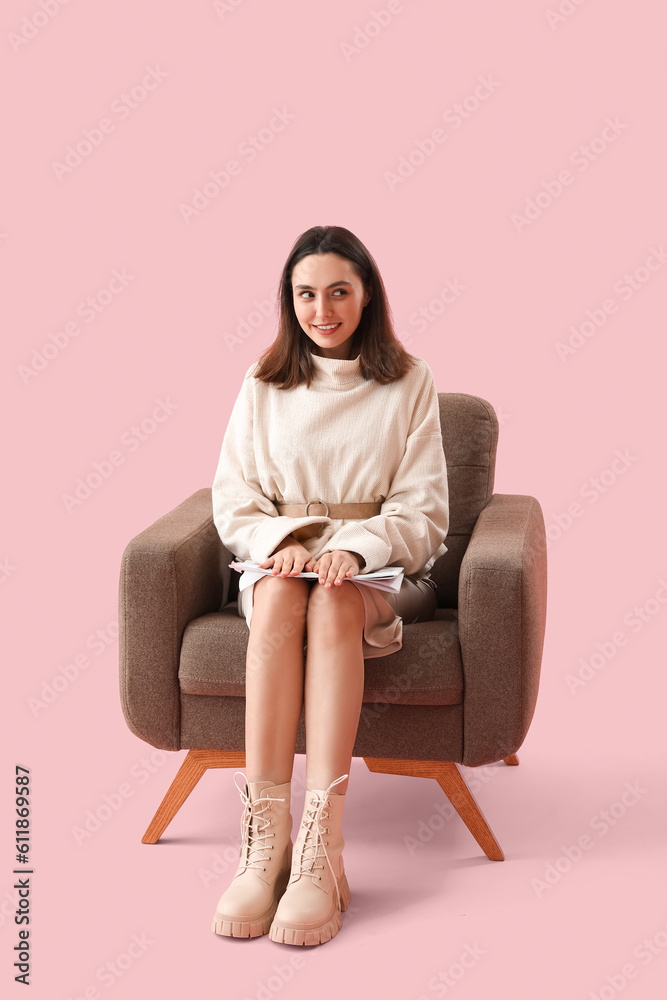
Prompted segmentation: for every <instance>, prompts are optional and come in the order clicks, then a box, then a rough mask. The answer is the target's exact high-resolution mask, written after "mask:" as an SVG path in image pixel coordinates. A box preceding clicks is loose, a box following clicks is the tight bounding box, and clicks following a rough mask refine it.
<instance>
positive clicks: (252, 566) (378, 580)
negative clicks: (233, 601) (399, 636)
mask: <svg viewBox="0 0 667 1000" xmlns="http://www.w3.org/2000/svg"><path fill="white" fill-rule="evenodd" d="M228 565H229V566H230V567H231V568H232V569H235V570H238V572H239V573H245V574H246V575H245V576H243V577H242V578H241V580H240V581H239V588H240V589H241V590H245V588H246V587H249V586H250V585H251V584H253V583H254V582H255V580H259V578H260V577H261V576H272V575H273V567H272V566H268V567H264V568H262V567H261V566H260V565H259V563H255V562H250V561H246V562H237V561H236V560H233V561H232V562H230V563H228ZM299 577H304V578H305V579H308V580H317V579H318V578H319V574H318V573H312V572H302V573H294V574H293V575H290V579H292V580H298V579H299ZM347 579H348V580H351V579H354V582H355V583H363V584H364V586H368V587H376V588H377V589H378V590H389V591H392V592H393V593H396V594H398V593H399V591H400V589H401V583H402V582H403V567H402V566H385V567H383V569H376V570H374V571H373V572H372V573H358V574H357V575H356V576H355V577H347Z"/></svg>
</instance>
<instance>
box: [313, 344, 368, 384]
mask: <svg viewBox="0 0 667 1000" xmlns="http://www.w3.org/2000/svg"><path fill="white" fill-rule="evenodd" d="M310 356H311V358H312V359H313V364H314V366H315V371H316V372H317V378H318V379H319V380H321V381H323V382H326V383H328V384H329V385H347V384H349V383H352V382H358V381H359V380H360V379H362V377H363V376H362V375H361V369H360V367H359V355H357V357H356V358H353V359H352V360H343V359H341V358H326V357H324V356H323V355H320V354H313V353H312V351H311V355H310Z"/></svg>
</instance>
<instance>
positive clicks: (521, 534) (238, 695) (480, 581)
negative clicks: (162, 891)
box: [119, 393, 547, 861]
mask: <svg viewBox="0 0 667 1000" xmlns="http://www.w3.org/2000/svg"><path fill="white" fill-rule="evenodd" d="M439 402H440V423H441V427H442V436H443V446H444V449H445V455H446V457H447V469H448V482H449V498H450V528H449V533H448V535H447V539H446V544H447V546H448V551H447V552H446V553H445V554H444V555H443V556H441V557H440V558H439V559H438V560H437V562H436V563H435V565H434V567H433V569H432V571H431V575H432V577H433V579H434V580H435V581H436V584H437V596H438V610H437V612H436V618H435V620H434V621H430V622H420V623H416V624H411V625H404V626H403V647H402V649H400V650H398V652H395V653H392V654H390V655H389V656H387V657H378V658H371V659H368V660H365V661H364V662H365V679H364V703H363V705H362V711H361V717H360V721H359V727H358V730H357V737H356V742H355V745H354V756H358V757H363V758H364V760H365V761H366V764H367V766H368V767H369V769H370V770H371V771H381V772H384V773H388V774H405V775H415V776H420V777H432V778H435V779H436V780H437V781H438V783H439V784H440V786H441V788H442V789H443V790H444V792H445V793H446V794H447V795H448V797H449V798H450V800H451V802H452V804H453V806H454V807H455V809H456V810H457V812H458V813H459V815H460V816H461V818H462V819H463V821H464V822H465V823H466V825H467V826H468V828H469V830H470V831H471V833H472V834H473V836H474V837H475V839H476V840H477V842H478V843H479V845H480V846H481V847H482V849H483V850H484V852H485V854H486V855H487V856H488V857H489V858H491V859H493V860H497V861H502V860H503V854H502V851H501V849H500V846H499V845H498V843H497V841H496V839H495V837H494V836H493V834H492V832H491V830H490V829H489V826H488V824H487V823H486V820H485V819H484V817H483V815H482V813H481V810H480V809H479V807H478V805H477V803H476V801H475V799H474V798H473V796H472V795H471V793H470V790H469V789H468V786H467V785H466V783H465V781H464V778H463V776H462V775H461V772H460V771H459V769H458V767H457V763H458V764H463V765H470V766H478V765H482V764H490V763H493V762H496V761H501V760H504V761H505V763H507V764H517V763H518V760H517V758H516V751H517V750H518V749H519V747H520V746H521V744H522V742H523V740H524V738H525V736H526V733H527V731H528V727H529V725H530V722H531V719H532V717H533V712H534V709H535V703H536V699H537V691H538V684H539V675H540V665H541V659H542V648H543V643H544V631H545V623H546V582H547V567H546V535H545V527H544V518H543V515H542V509H541V507H540V504H539V503H538V501H537V500H536V499H535V498H533V497H530V496H515V495H510V494H498V493H496V494H493V480H494V471H495V458H496V446H497V442H498V420H497V418H496V414H495V412H494V410H493V408H492V407H491V405H490V404H489V403H487V402H486V401H485V400H483V399H480V398H479V397H477V396H470V395H465V394H462V393H439ZM232 558H233V553H231V552H229V551H228V550H227V549H225V548H224V547H223V545H222V543H221V541H220V537H219V535H218V532H217V530H216V527H215V524H214V523H213V512H212V506H211V490H210V488H207V489H201V490H198V491H197V492H196V493H194V494H193V495H192V496H191V497H189V498H188V499H187V500H185V501H184V502H183V503H181V504H179V505H178V507H176V508H175V509H174V510H172V511H171V512H170V513H168V514H165V515H164V516H163V517H160V518H159V519H158V520H157V521H156V522H155V523H154V524H152V525H151V526H150V527H149V528H146V530H145V531H142V532H141V533H140V534H139V535H137V536H136V537H135V538H133V539H132V541H131V542H130V543H129V544H128V546H127V548H126V549H125V552H124V554H123V559H122V565H121V575H120V595H119V604H120V615H119V628H120V636H119V640H120V695H121V703H122V708H123V713H124V715H125V719H126V721H127V724H128V726H129V728H130V729H131V730H132V732H133V733H135V734H136V735H137V736H139V737H140V738H141V739H142V740H145V741H146V742H147V743H149V744H151V745H152V746H154V747H158V748H160V749H163V750H181V749H184V748H187V749H188V750H189V753H188V755H187V757H186V759H185V760H184V761H183V764H182V766H181V768H180V770H179V772H178V774H177V775H176V777H175V779H174V781H173V782H172V785H171V787H170V788H169V790H168V792H167V794H166V796H165V798H164V800H163V802H162V804H161V805H160V807H159V808H158V810H157V812H156V814H155V816H154V818H153V820H152V822H151V823H150V825H149V827H148V829H147V831H146V833H145V834H144V837H143V843H149V844H154V843H156V842H157V840H158V839H159V837H160V836H161V834H162V833H163V831H164V830H165V828H166V826H167V825H168V823H169V822H170V821H171V819H172V818H173V816H174V815H175V814H176V812H177V811H178V809H180V807H181V805H182V804H183V802H184V801H185V799H186V798H187V796H188V795H189V794H190V792H191V791H192V789H193V788H194V786H195V785H196V783H197V782H198V781H199V779H200V778H201V776H202V775H203V774H204V772H205V771H206V769H207V768H209V767H236V768H239V767H243V766H244V765H245V751H244V746H245V742H244V725H245V696H244V695H245V658H246V648H247V642H248V634H249V633H248V626H247V625H246V622H245V619H244V618H241V617H240V616H239V615H238V611H237V605H236V596H237V581H238V579H239V577H238V574H237V573H236V571H234V570H232V569H230V568H229V566H228V563H229V562H230V561H231V560H232ZM305 748H306V744H305V727H304V719H303V712H302V715H301V720H300V722H299V730H298V736H297V745H296V752H297V753H305Z"/></svg>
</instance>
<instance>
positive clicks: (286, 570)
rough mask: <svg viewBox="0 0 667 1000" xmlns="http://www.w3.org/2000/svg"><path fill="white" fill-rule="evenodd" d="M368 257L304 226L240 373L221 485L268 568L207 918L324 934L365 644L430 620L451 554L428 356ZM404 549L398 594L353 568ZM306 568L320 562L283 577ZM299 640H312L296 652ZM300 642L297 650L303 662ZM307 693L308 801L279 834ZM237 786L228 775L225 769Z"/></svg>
mask: <svg viewBox="0 0 667 1000" xmlns="http://www.w3.org/2000/svg"><path fill="white" fill-rule="evenodd" d="M390 315H391V314H390V310H389V306H388V303H387V299H386V293H385V289H384V284H383V282H382V278H381V277H380V274H379V271H378V268H377V265H376V264H375V261H374V260H373V258H372V257H371V255H370V253H369V252H368V250H367V249H366V248H365V247H364V246H363V244H362V243H361V242H360V241H359V240H358V239H357V237H356V236H354V235H353V234H352V233H351V232H350V231H349V230H347V229H343V228H342V227H340V226H315V227H313V228H312V229H309V230H308V231H307V232H305V233H303V234H302V235H301V236H300V237H299V238H298V239H297V241H296V243H295V244H294V246H293V248H292V250H291V252H290V255H289V257H288V259H287V262H286V264H285V267H284V269H283V273H282V276H281V284H280V318H279V329H278V335H277V337H276V339H275V341H274V343H273V344H272V345H271V346H270V347H269V348H268V349H267V350H266V351H264V353H263V354H262V355H261V357H260V359H259V361H257V362H254V363H253V364H252V365H251V366H250V368H249V369H248V370H247V372H246V374H245V376H244V380H243V385H242V387H241V391H240V392H239V395H238V397H237V399H236V402H235V404H234V407H233V409H232V413H231V417H230V420H229V424H228V427H227V430H226V432H225V436H224V440H223V444H222V451H221V454H220V461H219V464H218V469H217V472H216V476H215V481H214V485H213V511H214V517H215V524H216V527H217V529H218V532H219V534H220V538H221V539H222V542H223V544H224V545H225V546H226V547H227V549H228V550H229V551H230V552H232V553H234V555H235V556H236V558H237V559H239V560H250V561H252V562H254V563H255V564H257V565H259V566H261V567H262V568H267V569H271V574H270V575H266V576H261V577H260V578H259V579H258V578H257V577H256V576H255V577H252V576H251V575H250V574H247V573H243V574H242V575H241V577H240V579H239V597H238V607H239V614H240V615H241V616H243V617H245V619H246V622H247V624H248V627H249V629H250V633H249V637H248V651H247V660H246V716H245V727H246V731H245V745H246V771H247V774H246V775H242V777H243V779H244V787H243V788H239V792H240V793H241V798H242V802H243V804H244V813H243V818H242V822H241V828H242V846H241V859H240V863H239V867H238V871H237V872H236V874H235V876H234V878H233V879H232V882H231V885H230V886H229V888H228V889H227V891H226V892H225V893H224V894H223V896H222V897H221V899H220V902H219V903H218V907H217V911H216V913H215V916H214V918H213V930H214V931H215V932H216V933H217V934H222V935H227V936H231V937H254V936H258V935H260V934H266V933H267V931H268V932H269V934H270V937H271V939H272V940H274V941H279V942H283V943H285V944H296V945H303V944H322V943H324V942H325V941H329V940H331V938H332V937H334V936H335V935H336V934H337V933H338V931H339V930H340V928H341V926H342V922H341V910H345V908H346V907H347V905H348V901H349V898H350V891H349V888H348V884H347V879H346V876H345V871H344V867H343V858H342V850H343V846H344V841H343V837H342V834H341V820H342V813H343V806H344V802H345V792H346V790H347V784H348V777H349V769H350V763H351V758H352V750H353V747H354V742H355V738H356V733H357V727H358V723H359V716H360V712H361V704H362V696H363V690H364V658H368V657H375V656H386V655H388V654H389V653H392V652H395V651H396V650H398V649H400V648H401V646H402V629H403V623H404V622H408V623H412V622H417V621H432V620H433V618H434V617H435V611H436V595H435V590H434V588H435V584H434V582H433V581H432V580H431V579H430V573H429V570H430V569H431V567H432V566H433V563H434V562H435V560H436V559H437V558H438V557H439V556H441V555H443V554H444V553H445V552H446V551H447V546H446V545H445V544H444V539H445V537H446V535H447V529H448V525H449V504H448V489H447V469H446V463H445V456H444V452H443V447H442V433H441V429H440V417H439V409H438V398H437V393H436V388H435V385H434V382H433V376H432V374H431V370H430V368H429V367H428V365H427V364H426V362H425V361H423V360H421V359H420V358H417V357H415V356H413V355H411V354H408V353H407V352H406V351H405V350H404V348H403V346H402V344H401V342H400V341H399V340H398V339H397V338H396V336H395V334H394V331H393V328H392V322H391V319H390ZM385 566H402V567H403V569H404V574H405V575H404V577H403V580H402V583H401V589H400V592H399V593H390V592H386V591H380V590H378V589H377V588H374V587H369V586H365V585H363V584H358V583H357V582H356V579H357V578H359V577H360V576H361V575H363V574H364V573H370V572H373V571H375V570H378V569H382V568H383V567H385ZM307 571H310V572H315V573H317V574H318V577H317V579H312V578H311V579H308V578H304V577H298V576H295V575H296V574H298V573H301V572H307ZM304 653H305V657H304ZM304 659H305V662H304ZM302 707H303V708H304V711H305V727H306V742H307V752H306V799H305V803H304V809H303V816H302V819H301V825H300V828H299V832H298V836H297V839H296V842H295V843H294V844H293V843H292V839H291V831H292V817H291V814H290V782H291V777H292V768H293V764H294V752H295V745H296V735H297V726H298V722H299V717H300V714H301V710H302ZM237 787H238V786H237Z"/></svg>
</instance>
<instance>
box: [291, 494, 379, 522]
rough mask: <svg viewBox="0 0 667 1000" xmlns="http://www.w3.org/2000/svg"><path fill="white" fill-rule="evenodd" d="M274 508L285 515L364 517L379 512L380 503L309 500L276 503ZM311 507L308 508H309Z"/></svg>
mask: <svg viewBox="0 0 667 1000" xmlns="http://www.w3.org/2000/svg"><path fill="white" fill-rule="evenodd" d="M275 506H276V508H277V510H278V513H279V514H283V515H284V516H285V517H310V516H312V515H319V514H324V515H325V516H326V517H333V518H341V517H351V518H364V517H373V516H374V515H375V514H379V513H380V511H381V509H382V504H381V503H378V502H370V503H329V504H328V503H326V502H325V501H324V500H319V499H317V500H309V501H308V503H305V504H304V503H277V504H276V505H275ZM311 507H312V508H313V509H312V510H310V508H311Z"/></svg>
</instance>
